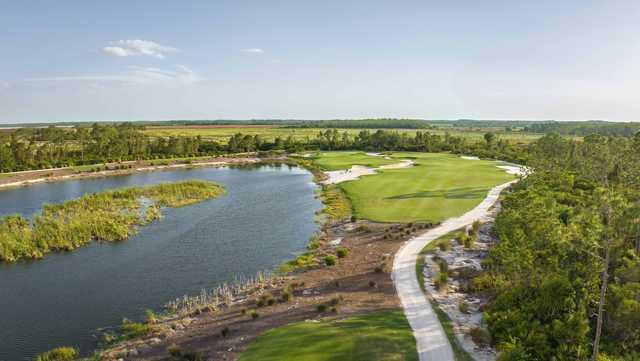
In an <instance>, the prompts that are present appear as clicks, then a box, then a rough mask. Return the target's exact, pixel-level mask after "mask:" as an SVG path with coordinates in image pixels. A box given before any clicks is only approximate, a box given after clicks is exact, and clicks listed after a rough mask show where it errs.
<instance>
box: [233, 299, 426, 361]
mask: <svg viewBox="0 0 640 361" xmlns="http://www.w3.org/2000/svg"><path fill="white" fill-rule="evenodd" d="M302 360H304V361H334V360H343V361H411V360H418V355H417V352H416V341H415V339H414V337H413V332H412V331H411V328H410V327H409V323H408V322H407V319H406V318H405V317H404V315H403V313H402V311H385V312H376V313H372V314H368V315H363V316H355V317H350V318H347V319H344V320H339V321H319V322H315V321H313V322H310V321H305V322H297V323H293V324H290V325H286V326H283V327H279V328H276V329H273V330H269V331H267V332H265V333H264V334H262V335H260V336H259V337H258V338H257V339H256V340H255V341H254V342H253V343H252V344H251V345H249V347H248V348H247V350H246V351H244V352H243V353H242V354H241V355H240V358H239V361H302Z"/></svg>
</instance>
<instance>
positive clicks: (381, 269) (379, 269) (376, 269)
mask: <svg viewBox="0 0 640 361" xmlns="http://www.w3.org/2000/svg"><path fill="white" fill-rule="evenodd" d="M383 271H384V267H383V266H376V268H374V269H373V272H375V273H382V272H383Z"/></svg>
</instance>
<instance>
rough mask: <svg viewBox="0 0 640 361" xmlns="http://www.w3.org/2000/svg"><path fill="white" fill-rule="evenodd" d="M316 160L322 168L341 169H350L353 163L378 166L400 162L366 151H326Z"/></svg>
mask: <svg viewBox="0 0 640 361" xmlns="http://www.w3.org/2000/svg"><path fill="white" fill-rule="evenodd" d="M314 162H315V163H316V164H317V165H319V166H320V167H321V168H322V169H326V170H340V169H349V168H351V166H352V165H363V166H366V167H373V168H377V167H379V166H381V165H385V164H393V163H398V160H397V159H385V157H380V156H378V157H376V156H371V155H367V154H366V153H365V152H324V153H320V154H318V155H317V156H316V158H315V159H314Z"/></svg>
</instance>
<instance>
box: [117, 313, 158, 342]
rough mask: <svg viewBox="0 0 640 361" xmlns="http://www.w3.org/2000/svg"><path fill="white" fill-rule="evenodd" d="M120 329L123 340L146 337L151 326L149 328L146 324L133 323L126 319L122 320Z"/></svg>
mask: <svg viewBox="0 0 640 361" xmlns="http://www.w3.org/2000/svg"><path fill="white" fill-rule="evenodd" d="M120 329H121V330H122V336H123V337H124V338H125V339H130V338H136V337H140V336H146V335H148V334H149V333H150V332H151V326H149V325H148V324H145V323H139V322H133V321H130V320H127V319H126V318H125V319H124V320H122V325H121V326H120Z"/></svg>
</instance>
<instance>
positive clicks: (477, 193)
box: [385, 187, 487, 199]
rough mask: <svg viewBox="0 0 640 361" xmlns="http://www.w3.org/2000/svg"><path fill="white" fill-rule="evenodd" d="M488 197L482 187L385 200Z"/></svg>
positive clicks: (405, 195) (420, 193) (398, 196)
mask: <svg viewBox="0 0 640 361" xmlns="http://www.w3.org/2000/svg"><path fill="white" fill-rule="evenodd" d="M486 195H487V189H486V188H481V187H461V188H453V189H446V190H445V189H439V190H432V191H422V192H416V193H407V194H400V195H397V196H392V197H387V198H385V199H411V198H445V199H473V198H482V197H484V196H486Z"/></svg>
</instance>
